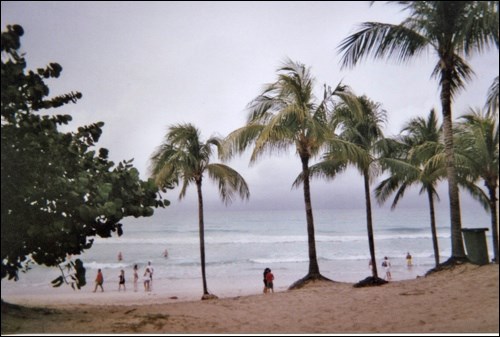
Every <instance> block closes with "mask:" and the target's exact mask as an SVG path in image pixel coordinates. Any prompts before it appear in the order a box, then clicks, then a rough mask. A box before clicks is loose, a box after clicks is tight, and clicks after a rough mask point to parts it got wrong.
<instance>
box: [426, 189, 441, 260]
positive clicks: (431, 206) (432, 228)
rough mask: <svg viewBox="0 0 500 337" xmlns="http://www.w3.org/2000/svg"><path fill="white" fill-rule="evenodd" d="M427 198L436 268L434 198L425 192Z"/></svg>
mask: <svg viewBox="0 0 500 337" xmlns="http://www.w3.org/2000/svg"><path fill="white" fill-rule="evenodd" d="M427 197H428V198H429V210H430V215H431V233H432V247H433V248H434V260H435V262H436V267H437V266H438V265H439V246H438V238H437V231H436V214H435V212H434V197H433V195H432V191H431V190H429V189H428V190H427Z"/></svg>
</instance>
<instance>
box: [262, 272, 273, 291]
mask: <svg viewBox="0 0 500 337" xmlns="http://www.w3.org/2000/svg"><path fill="white" fill-rule="evenodd" d="M270 271H271V269H269V268H266V269H264V290H263V292H264V294H266V293H267V279H266V276H267V273H269V272H270Z"/></svg>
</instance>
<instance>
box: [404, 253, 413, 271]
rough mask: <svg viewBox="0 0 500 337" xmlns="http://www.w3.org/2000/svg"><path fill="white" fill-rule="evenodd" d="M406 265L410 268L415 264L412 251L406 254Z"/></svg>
mask: <svg viewBox="0 0 500 337" xmlns="http://www.w3.org/2000/svg"><path fill="white" fill-rule="evenodd" d="M406 266H407V267H408V268H410V267H411V266H413V262H412V257H411V254H410V252H408V253H407V254H406Z"/></svg>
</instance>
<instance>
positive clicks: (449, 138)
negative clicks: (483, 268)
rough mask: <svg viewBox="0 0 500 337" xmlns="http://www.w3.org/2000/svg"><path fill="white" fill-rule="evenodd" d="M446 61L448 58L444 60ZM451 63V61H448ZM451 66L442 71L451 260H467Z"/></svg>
mask: <svg viewBox="0 0 500 337" xmlns="http://www.w3.org/2000/svg"><path fill="white" fill-rule="evenodd" d="M442 62H444V63H446V60H442ZM448 63H449V62H448ZM451 69H452V67H451V66H448V67H447V69H445V70H443V71H442V77H441V106H442V110H443V133H444V149H445V154H446V175H447V179H448V196H449V200H450V221H451V257H450V260H452V261H453V260H466V259H467V258H466V256H465V250H464V242H463V239H462V222H461V218H460V197H459V195H458V184H457V174H456V170H455V155H454V151H453V132H452V119H451V78H452V77H451Z"/></svg>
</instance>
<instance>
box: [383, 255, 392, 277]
mask: <svg viewBox="0 0 500 337" xmlns="http://www.w3.org/2000/svg"><path fill="white" fill-rule="evenodd" d="M382 267H384V269H385V279H386V280H387V281H390V280H391V279H392V275H391V261H389V258H388V257H387V256H385V257H384V261H382Z"/></svg>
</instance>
